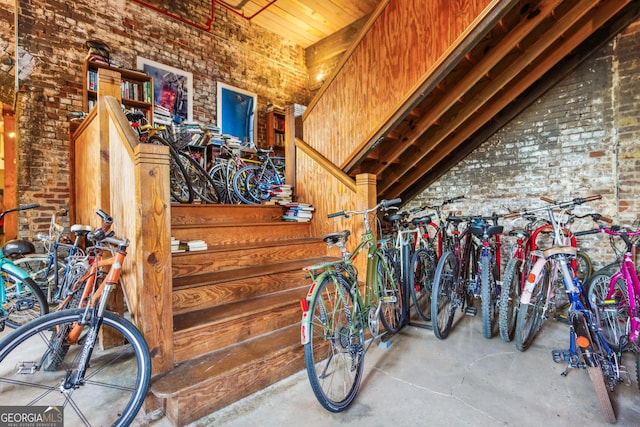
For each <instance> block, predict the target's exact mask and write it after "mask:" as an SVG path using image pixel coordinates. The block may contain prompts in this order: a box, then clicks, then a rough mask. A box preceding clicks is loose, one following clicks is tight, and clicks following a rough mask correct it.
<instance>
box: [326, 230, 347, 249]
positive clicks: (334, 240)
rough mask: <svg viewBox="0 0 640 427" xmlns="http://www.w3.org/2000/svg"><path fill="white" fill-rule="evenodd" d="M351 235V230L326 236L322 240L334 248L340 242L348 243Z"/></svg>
mask: <svg viewBox="0 0 640 427" xmlns="http://www.w3.org/2000/svg"><path fill="white" fill-rule="evenodd" d="M350 235H351V231H349V230H343V231H337V232H335V233H328V234H325V235H324V236H323V237H322V240H323V241H324V242H325V243H326V244H328V245H329V246H334V245H336V244H338V243H339V242H346V241H347V239H348V238H349V236H350Z"/></svg>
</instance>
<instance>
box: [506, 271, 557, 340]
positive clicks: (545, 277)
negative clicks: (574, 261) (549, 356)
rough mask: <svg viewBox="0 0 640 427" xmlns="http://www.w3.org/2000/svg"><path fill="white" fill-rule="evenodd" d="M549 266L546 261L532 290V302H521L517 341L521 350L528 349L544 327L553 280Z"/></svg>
mask: <svg viewBox="0 0 640 427" xmlns="http://www.w3.org/2000/svg"><path fill="white" fill-rule="evenodd" d="M548 266H549V264H548V263H546V264H545V265H544V267H543V268H542V270H541V271H540V274H541V275H542V277H541V278H540V279H539V280H538V282H537V283H536V284H535V287H534V288H533V290H532V291H531V300H530V302H529V303H528V304H520V307H519V309H518V320H517V322H516V340H515V341H516V348H517V349H518V350H519V351H526V350H527V349H528V348H529V347H530V346H531V343H532V342H533V339H534V338H535V336H536V334H537V333H538V331H539V330H540V328H541V327H542V322H543V321H544V319H543V311H544V307H545V306H546V304H547V294H548V292H547V290H548V288H549V285H550V283H549V281H550V280H551V279H550V273H549V268H548Z"/></svg>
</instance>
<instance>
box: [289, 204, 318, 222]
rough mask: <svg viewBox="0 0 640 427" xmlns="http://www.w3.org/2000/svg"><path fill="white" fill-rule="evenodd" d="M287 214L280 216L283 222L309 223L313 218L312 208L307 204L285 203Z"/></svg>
mask: <svg viewBox="0 0 640 427" xmlns="http://www.w3.org/2000/svg"><path fill="white" fill-rule="evenodd" d="M284 206H286V207H287V208H288V209H287V212H286V213H285V214H284V215H283V216H282V218H283V219H284V220H285V221H296V222H309V221H311V218H312V217H313V210H314V208H313V206H311V205H310V204H308V203H287V204H286V205H284Z"/></svg>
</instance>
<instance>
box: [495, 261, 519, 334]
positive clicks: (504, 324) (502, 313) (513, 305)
mask: <svg viewBox="0 0 640 427" xmlns="http://www.w3.org/2000/svg"><path fill="white" fill-rule="evenodd" d="M521 287H522V260H521V259H517V258H511V259H510V260H509V262H508V263H507V266H506V267H505V270H504V276H503V279H502V289H501V290H500V302H499V304H498V306H499V319H498V326H499V330H500V338H502V341H504V342H509V341H511V340H512V339H513V335H514V333H515V329H516V319H517V318H518V305H519V301H520V290H521V289H520V288H521Z"/></svg>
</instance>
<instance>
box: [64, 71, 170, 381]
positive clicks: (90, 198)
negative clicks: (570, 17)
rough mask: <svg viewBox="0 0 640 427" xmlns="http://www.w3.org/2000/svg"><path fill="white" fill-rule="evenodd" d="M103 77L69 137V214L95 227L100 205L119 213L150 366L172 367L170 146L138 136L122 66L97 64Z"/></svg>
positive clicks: (132, 307) (127, 280)
mask: <svg viewBox="0 0 640 427" xmlns="http://www.w3.org/2000/svg"><path fill="white" fill-rule="evenodd" d="M98 78H99V86H98V87H99V98H98V103H97V106H96V107H95V108H94V109H93V110H92V111H91V113H90V114H89V116H88V117H87V118H86V119H85V120H84V121H83V123H82V124H81V125H80V126H79V128H78V129H77V130H76V131H75V132H74V134H73V136H72V141H71V177H70V178H71V179H70V181H71V182H70V186H71V200H70V210H71V218H70V220H71V221H73V222H74V223H82V224H90V225H92V226H93V227H97V226H99V225H100V221H99V217H98V216H97V215H96V214H95V211H96V210H97V209H102V210H104V211H105V212H108V213H109V214H110V215H111V216H112V217H113V218H114V223H113V230H114V232H115V234H116V235H117V236H120V237H126V238H128V239H129V240H130V242H131V243H130V246H129V249H128V254H129V255H128V256H127V258H126V262H125V265H124V268H123V283H124V287H125V291H126V294H127V302H128V309H129V312H130V314H131V318H132V320H133V322H134V323H135V324H136V326H137V327H138V328H139V329H140V330H141V331H142V333H143V335H144V337H145V339H146V341H147V344H148V345H149V349H150V350H151V355H152V362H153V372H154V373H159V372H164V371H168V370H170V369H172V368H173V315H172V306H171V244H170V233H171V217H170V215H171V210H170V204H169V200H170V198H169V187H168V185H169V149H168V147H164V146H159V145H154V144H140V143H139V141H138V138H137V137H136V135H135V133H134V132H133V130H132V128H131V126H130V124H129V123H128V121H127V119H126V117H125V116H124V114H123V112H122V110H121V108H120V101H119V99H118V97H119V95H120V76H119V74H118V73H114V72H111V71H108V70H100V72H99V74H98ZM115 304H116V306H118V305H121V303H120V304H118V302H117V301H116V303H115Z"/></svg>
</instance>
